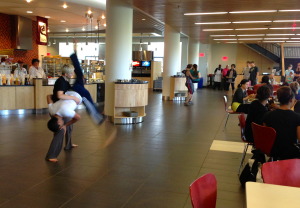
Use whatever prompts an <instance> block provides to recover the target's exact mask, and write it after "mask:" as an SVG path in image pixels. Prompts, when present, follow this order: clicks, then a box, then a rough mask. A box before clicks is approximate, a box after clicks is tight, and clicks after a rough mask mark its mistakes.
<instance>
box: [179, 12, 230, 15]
mask: <svg viewBox="0 0 300 208" xmlns="http://www.w3.org/2000/svg"><path fill="white" fill-rule="evenodd" d="M227 13H228V12H202V13H184V15H210V14H227Z"/></svg>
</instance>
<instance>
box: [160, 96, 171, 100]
mask: <svg viewBox="0 0 300 208" xmlns="http://www.w3.org/2000/svg"><path fill="white" fill-rule="evenodd" d="M162 100H166V101H170V100H171V98H170V96H164V95H163V96H162Z"/></svg>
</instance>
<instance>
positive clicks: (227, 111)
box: [223, 95, 240, 129]
mask: <svg viewBox="0 0 300 208" xmlns="http://www.w3.org/2000/svg"><path fill="white" fill-rule="evenodd" d="M223 98H224V106H225V112H226V113H227V118H226V122H225V126H224V129H225V128H226V125H227V122H228V118H229V115H231V114H240V113H238V112H235V111H233V110H231V109H229V108H228V107H227V97H226V96H225V95H224V96H223Z"/></svg>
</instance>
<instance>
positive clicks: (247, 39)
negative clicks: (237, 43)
mask: <svg viewBox="0 0 300 208" xmlns="http://www.w3.org/2000/svg"><path fill="white" fill-rule="evenodd" d="M238 40H262V38H239V39H238Z"/></svg>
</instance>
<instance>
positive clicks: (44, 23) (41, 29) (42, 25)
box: [37, 17, 48, 45]
mask: <svg viewBox="0 0 300 208" xmlns="http://www.w3.org/2000/svg"><path fill="white" fill-rule="evenodd" d="M37 22H38V24H37V27H38V28H37V30H38V35H37V44H39V45H47V44H48V19H47V18H43V17H37Z"/></svg>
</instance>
